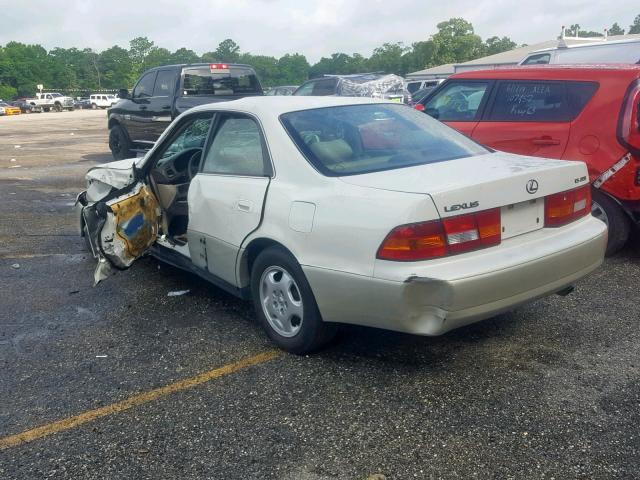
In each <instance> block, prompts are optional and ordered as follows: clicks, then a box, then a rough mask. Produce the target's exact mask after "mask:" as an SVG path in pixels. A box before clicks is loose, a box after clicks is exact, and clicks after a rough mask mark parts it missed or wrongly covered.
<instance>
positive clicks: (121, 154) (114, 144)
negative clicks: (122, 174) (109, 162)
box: [109, 125, 135, 160]
mask: <svg viewBox="0 0 640 480" xmlns="http://www.w3.org/2000/svg"><path fill="white" fill-rule="evenodd" d="M109 148H110V149H111V154H112V155H113V158H115V159H116V160H124V159H125V158H132V157H134V156H135V155H134V153H133V152H132V151H131V140H129V136H128V135H127V132H125V130H124V128H122V127H121V126H120V125H114V126H113V127H111V128H110V129H109Z"/></svg>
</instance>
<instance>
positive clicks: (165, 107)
mask: <svg viewBox="0 0 640 480" xmlns="http://www.w3.org/2000/svg"><path fill="white" fill-rule="evenodd" d="M169 109H171V105H165V106H164V107H162V110H169Z"/></svg>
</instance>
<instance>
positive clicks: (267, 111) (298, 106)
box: [189, 95, 397, 116]
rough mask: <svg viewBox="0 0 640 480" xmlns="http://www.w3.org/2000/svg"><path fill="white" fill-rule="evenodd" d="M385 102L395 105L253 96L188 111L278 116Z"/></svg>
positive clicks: (355, 99) (327, 98)
mask: <svg viewBox="0 0 640 480" xmlns="http://www.w3.org/2000/svg"><path fill="white" fill-rule="evenodd" d="M376 103H386V104H393V105H397V103H394V102H390V101H385V100H378V99H373V98H368V97H334V96H325V97H311V96H309V97H307V96H297V97H296V96H292V95H288V96H262V95H260V96H254V97H244V98H240V99H238V100H231V101H228V102H216V103H208V104H206V105H201V106H199V107H194V108H192V109H190V110H189V112H207V111H218V110H231V111H241V112H248V113H254V114H256V115H258V116H279V115H281V114H283V113H288V112H296V111H300V110H312V109H314V108H325V107H339V106H345V105H363V104H364V105H366V104H376Z"/></svg>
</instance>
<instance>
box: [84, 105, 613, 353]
mask: <svg viewBox="0 0 640 480" xmlns="http://www.w3.org/2000/svg"><path fill="white" fill-rule="evenodd" d="M590 205H591V201H590V186H589V177H588V173H587V169H586V167H585V165H584V164H583V163H580V162H568V161H558V160H547V159H540V158H531V157H523V156H517V155H512V154H506V153H500V152H494V151H491V150H488V149H486V148H484V147H482V146H481V145H478V144H477V143H475V142H474V141H472V140H470V139H469V138H467V137H465V136H464V135H461V134H460V133H458V132H456V131H455V130H453V129H451V128H449V127H447V126H446V125H443V124H442V123H439V122H438V121H436V120H434V119H432V118H430V117H429V116H427V115H424V114H423V113H420V112H418V111H416V110H414V109H412V108H409V107H407V106H404V105H400V104H395V103H390V102H383V101H375V100H372V99H359V98H343V97H295V96H293V97H249V98H244V99H241V100H236V101H232V102H224V103H216V104H209V105H204V106H201V107H197V108H194V109H192V110H189V111H188V112H186V113H184V114H182V115H181V116H180V117H178V118H177V119H176V120H175V121H174V122H173V123H172V124H171V126H170V127H169V128H168V129H167V130H166V131H165V133H164V134H163V135H162V137H161V138H160V139H159V140H158V142H157V143H156V144H155V146H154V148H153V149H152V150H150V151H149V152H148V153H147V154H146V155H145V157H144V158H140V159H129V160H121V161H117V162H112V163H110V164H104V165H100V166H98V167H95V168H93V169H92V170H90V171H89V172H88V174H87V190H86V191H84V192H82V193H81V194H80V195H79V197H78V202H77V209H78V214H79V225H80V227H81V230H82V232H83V235H84V236H85V237H86V239H87V241H88V243H89V245H90V248H91V249H92V251H93V253H94V255H95V257H96V258H97V260H98V266H97V268H96V271H95V282H96V283H98V282H100V281H102V280H104V279H106V278H107V277H109V276H110V275H112V274H113V273H115V272H117V271H120V270H124V269H126V268H128V267H130V266H131V265H132V263H133V262H134V261H135V260H136V259H137V258H139V257H141V256H142V255H145V254H147V253H149V254H151V255H154V256H155V257H157V258H159V259H161V260H163V261H165V262H168V263H171V264H173V265H176V266H178V267H181V268H183V269H185V270H188V271H190V272H193V273H194V274H196V275H199V276H200V277H202V278H204V279H206V280H208V281H210V282H212V283H213V284H215V285H217V286H219V287H220V288H223V289H225V290H227V291H229V292H232V293H233V294H235V295H237V296H239V297H242V298H246V299H250V300H252V301H253V303H254V305H255V309H256V316H257V318H258V320H259V322H260V324H261V325H262V326H263V327H264V329H265V330H266V332H267V334H268V335H269V337H270V338H271V339H272V340H273V341H274V342H275V343H276V344H278V345H279V346H280V347H282V348H284V349H286V350H288V351H290V352H295V353H303V352H309V351H312V350H314V349H317V348H319V347H320V346H322V345H323V344H324V343H325V342H327V341H328V340H329V339H330V338H331V337H332V335H333V333H334V332H335V326H336V324H338V323H352V324H359V325H368V326H372V327H380V328H385V329H390V330H397V331H402V332H409V333H413V334H419V335H439V334H442V333H444V332H446V331H448V330H451V329H453V328H457V327H460V326H462V325H466V324H469V323H471V322H475V321H478V320H481V319H483V318H487V317H490V316H492V315H495V314H497V313H499V312H503V311H505V310H509V309H513V308H515V307H516V306H518V305H520V304H522V303H525V302H528V301H530V300H533V299H535V298H539V297H543V296H545V295H549V294H553V293H557V292H560V293H565V292H568V291H570V289H571V287H572V286H573V285H574V284H575V282H577V281H578V280H580V279H581V278H582V277H584V276H585V275H587V274H588V273H590V272H591V271H593V270H594V269H595V268H597V267H598V266H599V265H600V264H601V262H602V260H603V255H604V250H605V245H606V239H607V231H606V226H605V225H604V223H603V222H600V221H598V220H597V219H595V218H593V217H592V216H591V215H590Z"/></svg>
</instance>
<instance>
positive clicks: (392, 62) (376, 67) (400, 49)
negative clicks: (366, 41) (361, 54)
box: [367, 43, 411, 75]
mask: <svg viewBox="0 0 640 480" xmlns="http://www.w3.org/2000/svg"><path fill="white" fill-rule="evenodd" d="M410 50H411V49H410V48H407V47H405V46H404V44H402V43H384V44H383V45H382V46H381V47H378V48H376V49H375V50H374V51H373V54H372V55H371V57H370V58H369V61H368V62H367V63H368V64H369V69H370V70H371V71H376V72H377V71H379V72H384V73H395V74H397V75H404V74H405V73H407V72H406V71H405V62H404V61H403V58H402V57H403V55H405V54H406V53H408V52H409V51H410Z"/></svg>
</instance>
